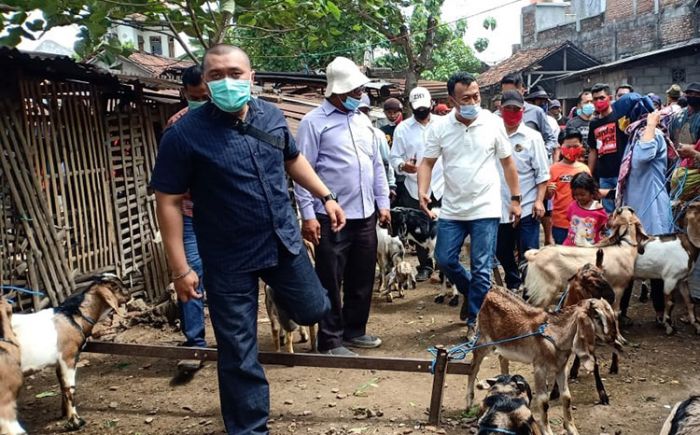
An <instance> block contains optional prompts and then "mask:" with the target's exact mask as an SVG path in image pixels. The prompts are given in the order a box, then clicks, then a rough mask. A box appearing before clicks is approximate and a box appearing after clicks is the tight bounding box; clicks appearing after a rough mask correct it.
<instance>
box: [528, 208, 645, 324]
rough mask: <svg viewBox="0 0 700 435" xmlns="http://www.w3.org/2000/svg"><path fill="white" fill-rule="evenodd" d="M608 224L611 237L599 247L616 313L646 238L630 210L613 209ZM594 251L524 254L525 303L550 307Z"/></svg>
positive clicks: (554, 248)
mask: <svg viewBox="0 0 700 435" xmlns="http://www.w3.org/2000/svg"><path fill="white" fill-rule="evenodd" d="M609 222H610V226H611V228H612V235H611V236H610V237H609V238H607V239H604V240H602V241H601V242H600V243H599V244H598V247H602V249H603V252H604V255H605V263H606V265H605V279H606V280H607V281H608V283H610V286H611V287H612V289H613V291H614V292H615V303H614V304H613V308H614V309H615V312H616V313H619V312H620V301H621V300H622V295H623V294H624V292H625V289H626V288H627V286H628V285H629V283H630V282H632V279H633V277H634V263H635V260H636V258H637V247H638V246H639V245H641V243H642V242H643V241H645V240H647V239H648V238H649V236H647V235H646V233H645V232H644V229H643V228H642V223H641V221H640V220H639V218H638V217H637V215H636V214H635V212H634V210H633V209H632V208H630V207H621V208H618V209H617V210H615V212H614V213H613V214H612V216H611V218H610V220H609ZM597 251H598V248H597V247H592V248H585V247H576V246H561V245H555V246H546V247H544V248H542V249H531V250H529V251H527V252H526V253H525V258H526V259H527V273H526V275H525V283H524V286H525V292H526V294H527V298H528V299H527V300H528V302H529V303H530V304H532V305H534V306H536V307H542V308H544V307H548V306H549V305H551V304H553V303H554V302H555V301H556V299H557V296H558V295H559V294H560V293H561V292H562V291H563V290H564V289H565V288H566V285H567V278H566V277H571V276H573V275H575V274H576V272H577V271H578V270H579V269H580V268H581V267H583V266H584V265H586V264H587V263H591V264H594V263H595V261H596V253H597Z"/></svg>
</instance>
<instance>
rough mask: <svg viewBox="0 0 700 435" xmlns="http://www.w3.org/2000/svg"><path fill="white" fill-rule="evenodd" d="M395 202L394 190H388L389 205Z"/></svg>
mask: <svg viewBox="0 0 700 435" xmlns="http://www.w3.org/2000/svg"><path fill="white" fill-rule="evenodd" d="M394 201H396V189H392V188H389V203H392V202H394Z"/></svg>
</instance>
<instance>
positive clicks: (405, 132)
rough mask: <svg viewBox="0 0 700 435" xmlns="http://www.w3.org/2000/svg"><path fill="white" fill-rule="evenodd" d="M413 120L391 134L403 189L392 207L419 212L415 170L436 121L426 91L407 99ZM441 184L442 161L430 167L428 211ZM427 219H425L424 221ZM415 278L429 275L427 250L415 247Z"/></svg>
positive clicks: (430, 266) (394, 162)
mask: <svg viewBox="0 0 700 435" xmlns="http://www.w3.org/2000/svg"><path fill="white" fill-rule="evenodd" d="M408 101H409V104H410V105H411V109H413V116H412V117H410V118H408V119H406V120H405V121H403V122H402V123H401V124H399V125H398V126H397V127H396V130H395V131H394V144H393V146H392V148H391V158H390V160H391V165H392V166H393V167H394V169H395V170H396V173H397V174H399V175H403V176H405V179H404V184H403V187H402V188H400V189H399V190H398V191H397V198H396V203H395V205H396V206H400V207H408V208H414V209H420V203H419V201H418V198H419V196H418V176H417V175H416V173H417V172H418V166H419V165H420V162H421V161H422V160H423V153H424V152H425V136H426V133H427V131H428V127H429V126H430V125H431V124H432V123H433V122H435V120H436V119H439V118H440V117H439V116H437V115H434V114H431V113H430V110H431V109H432V106H433V101H432V99H431V96H430V92H428V90H427V89H425V88H421V87H417V88H414V89H413V90H412V91H411V93H410V95H409V97H408ZM444 185H445V182H444V180H443V178H442V160H441V159H438V161H437V162H436V163H435V166H434V167H433V176H432V179H431V182H430V189H429V190H428V194H429V195H430V196H431V203H430V205H431V207H439V206H440V200H441V199H442V192H443V190H444ZM426 219H427V217H426ZM416 254H417V256H418V274H417V276H416V281H425V280H427V279H428V278H430V275H431V274H432V273H433V259H432V258H429V257H428V250H427V249H426V248H423V247H421V246H416Z"/></svg>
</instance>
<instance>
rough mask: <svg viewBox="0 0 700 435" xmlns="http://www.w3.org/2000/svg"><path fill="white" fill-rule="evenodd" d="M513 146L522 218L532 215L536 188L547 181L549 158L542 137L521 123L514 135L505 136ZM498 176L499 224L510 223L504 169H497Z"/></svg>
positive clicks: (508, 193)
mask: <svg viewBox="0 0 700 435" xmlns="http://www.w3.org/2000/svg"><path fill="white" fill-rule="evenodd" d="M508 140H509V141H510V144H511V145H512V146H513V160H515V166H516V167H517V168H518V181H519V182H520V192H521V193H522V195H523V198H522V201H521V202H520V207H521V208H522V214H521V216H522V217H526V216H530V215H531V214H532V206H533V205H535V200H536V199H537V185H538V184H540V183H544V182H547V181H549V158H548V157H547V148H545V146H544V141H543V140H542V135H541V134H540V133H539V132H538V131H536V130H534V129H532V128H530V127H528V126H526V125H525V124H523V123H522V122H521V123H520V125H519V126H518V129H517V130H515V133H513V134H511V135H510V136H508ZM498 173H499V175H500V176H501V223H502V224H506V223H509V222H510V221H511V220H510V196H511V195H510V189H508V186H507V185H506V184H505V175H504V174H503V168H502V167H500V165H499V167H498Z"/></svg>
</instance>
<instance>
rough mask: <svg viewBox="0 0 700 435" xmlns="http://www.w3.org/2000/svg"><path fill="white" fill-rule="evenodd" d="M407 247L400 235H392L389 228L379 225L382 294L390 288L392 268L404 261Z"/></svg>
mask: <svg viewBox="0 0 700 435" xmlns="http://www.w3.org/2000/svg"><path fill="white" fill-rule="evenodd" d="M405 255H406V249H405V248H404V246H403V243H401V239H400V238H399V237H398V236H395V237H391V235H390V234H389V230H388V229H386V228H382V227H380V226H379V225H377V264H378V265H379V288H378V289H377V291H378V292H379V293H380V294H385V293H386V291H387V289H388V285H387V284H388V279H387V278H388V276H387V275H388V274H389V272H390V271H391V269H392V268H393V267H394V266H396V265H397V264H399V263H400V262H401V261H403V259H404V256H405Z"/></svg>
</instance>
